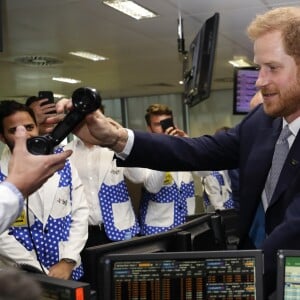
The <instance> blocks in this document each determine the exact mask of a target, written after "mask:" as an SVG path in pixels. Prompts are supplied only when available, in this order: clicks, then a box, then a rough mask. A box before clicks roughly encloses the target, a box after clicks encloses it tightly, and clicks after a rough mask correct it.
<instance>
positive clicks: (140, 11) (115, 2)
mask: <svg viewBox="0 0 300 300" xmlns="http://www.w3.org/2000/svg"><path fill="white" fill-rule="evenodd" d="M103 3H104V4H106V5H108V6H110V7H112V8H114V9H116V10H118V11H120V12H122V13H124V14H126V15H128V16H130V17H132V18H134V19H136V20H141V19H147V18H154V17H157V16H158V15H157V14H155V13H153V12H152V11H150V10H148V9H146V8H144V7H142V6H140V5H139V4H137V3H135V2H133V1H129V0H106V1H103Z"/></svg>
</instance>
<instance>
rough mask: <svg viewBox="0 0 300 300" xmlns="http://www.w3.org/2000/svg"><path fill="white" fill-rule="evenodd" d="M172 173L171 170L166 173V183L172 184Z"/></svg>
mask: <svg viewBox="0 0 300 300" xmlns="http://www.w3.org/2000/svg"><path fill="white" fill-rule="evenodd" d="M172 181H173V180H172V175H171V173H170V172H166V175H165V179H164V185H170V184H172Z"/></svg>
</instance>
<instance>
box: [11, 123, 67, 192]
mask: <svg viewBox="0 0 300 300" xmlns="http://www.w3.org/2000/svg"><path fill="white" fill-rule="evenodd" d="M26 140H27V133H26V130H25V128H24V127H23V126H18V127H17V130H16V134H15V146H14V149H13V153H12V157H11V159H10V162H9V166H8V176H7V179H6V180H7V181H8V182H11V183H12V184H14V185H15V186H16V187H17V188H18V189H19V190H20V192H21V193H22V194H23V196H24V197H27V196H28V195H30V194H32V193H33V192H34V191H36V190H37V189H38V188H39V187H40V186H41V185H43V184H44V183H45V182H46V181H47V179H48V178H49V177H51V176H52V175H53V174H54V173H55V172H56V171H58V170H60V169H62V168H63V167H64V165H65V162H66V159H67V158H68V157H69V156H70V155H71V154H72V151H71V150H67V151H65V152H62V153H58V154H51V155H33V154H31V153H29V152H28V150H27V147H26Z"/></svg>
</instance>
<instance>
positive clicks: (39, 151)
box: [27, 135, 53, 155]
mask: <svg viewBox="0 0 300 300" xmlns="http://www.w3.org/2000/svg"><path fill="white" fill-rule="evenodd" d="M27 149H28V150H29V152H30V153H32V154H35V155H44V154H51V153H52V152H53V145H52V138H51V136H49V135H46V136H36V137H33V138H30V139H28V140H27Z"/></svg>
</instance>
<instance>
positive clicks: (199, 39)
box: [184, 13, 220, 106]
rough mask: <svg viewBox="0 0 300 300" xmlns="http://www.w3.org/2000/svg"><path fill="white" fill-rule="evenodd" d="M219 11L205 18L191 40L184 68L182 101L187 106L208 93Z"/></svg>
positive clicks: (194, 103) (201, 99) (205, 96)
mask: <svg viewBox="0 0 300 300" xmlns="http://www.w3.org/2000/svg"><path fill="white" fill-rule="evenodd" d="M219 18H220V15H219V13H215V14H214V15H213V16H212V17H211V18H209V19H207V20H206V21H205V23H204V24H203V26H202V27H201V29H200V31H199V32H198V33H197V35H196V37H195V38H194V40H193V41H192V43H191V44H190V47H189V52H188V53H187V61H188V66H187V67H186V69H185V70H184V101H185V103H186V104H187V105H188V106H194V105H196V104H197V103H199V102H201V101H203V100H205V99H207V98H208V97H209V95H210V90H211V82H212V73H213V66H214V60H215V52H216V45H217V37H218V28H219Z"/></svg>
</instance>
